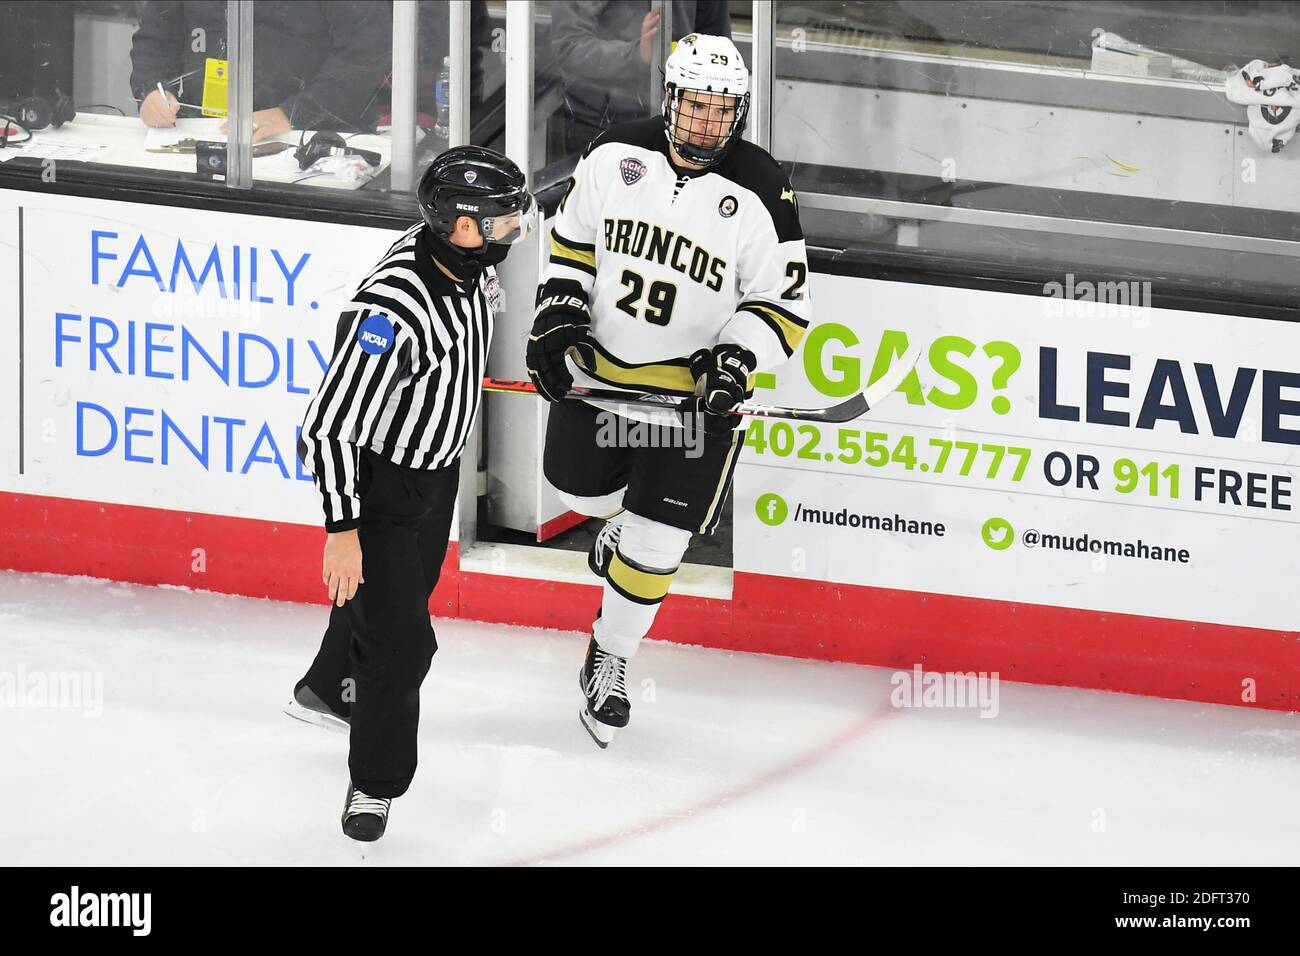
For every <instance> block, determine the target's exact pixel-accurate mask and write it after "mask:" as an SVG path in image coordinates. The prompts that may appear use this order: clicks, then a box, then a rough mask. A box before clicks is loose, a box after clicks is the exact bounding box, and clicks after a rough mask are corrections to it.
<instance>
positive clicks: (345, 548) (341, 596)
mask: <svg viewBox="0 0 1300 956" xmlns="http://www.w3.org/2000/svg"><path fill="white" fill-rule="evenodd" d="M321 579H322V580H323V581H324V582H325V584H326V586H327V587H329V589H330V601H332V602H333V603H334V604H337V605H338V606H339V607H342V606H343V603H344V602H345V601H351V600H352V599H353V598H354V597H356V596H357V586H358V585H360V584H362V583H364V582H365V578H363V577H362V576H361V537H360V535H358V534H357V532H356V530H355V529H354V530H352V531H335V532H333V533H332V534H328V535H326V536H325V560H324V566H323V567H322V569H321Z"/></svg>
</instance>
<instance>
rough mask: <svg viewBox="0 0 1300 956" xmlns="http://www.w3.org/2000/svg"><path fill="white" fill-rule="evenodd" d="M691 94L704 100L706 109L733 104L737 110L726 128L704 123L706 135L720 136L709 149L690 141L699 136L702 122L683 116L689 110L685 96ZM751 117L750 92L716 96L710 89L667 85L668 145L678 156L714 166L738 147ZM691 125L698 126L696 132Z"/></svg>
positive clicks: (665, 108) (665, 88)
mask: <svg viewBox="0 0 1300 956" xmlns="http://www.w3.org/2000/svg"><path fill="white" fill-rule="evenodd" d="M688 91H689V92H692V93H695V94H696V96H697V97H700V98H703V99H704V103H705V105H706V106H709V107H713V106H718V105H731V106H734V107H735V114H734V115H733V116H732V118H731V121H730V123H728V124H725V125H723V124H719V123H717V122H715V121H709V120H705V121H703V125H704V130H705V133H706V134H708V135H712V136H716V137H717V142H716V144H715V145H712V146H707V145H701V144H698V143H692V142H691V141H690V137H691V136H692V135H694V136H697V137H698V136H699V135H700V131H699V127H700V125H701V121H699V120H692V119H689V118H687V117H686V116H685V115H684V113H683V111H684V109H686V106H685V102H684V99H683V94H684V93H686V92H688ZM748 116H749V93H748V92H746V93H743V94H740V95H737V94H735V93H715V92H713V91H712V90H707V89H706V90H699V89H693V88H691V87H679V86H677V85H675V84H673V83H667V84H665V86H664V106H663V117H664V129H665V131H666V132H667V134H668V139H669V142H671V143H672V144H673V146H674V147H675V148H676V149H677V152H678V154H679V155H680V156H681V157H682V158H683V159H686V160H689V161H690V162H692V163H697V164H699V165H702V166H711V165H713V164H714V163H716V162H718V161H719V160H721V159H722V158H723V157H724V156H725V155H727V153H728V152H729V151H730V150H731V148H732V146H734V145H735V143H736V140H738V139H739V138H740V136H741V134H742V133H743V132H744V130H745V121H746V119H747V118H748ZM692 126H694V127H695V129H694V131H692Z"/></svg>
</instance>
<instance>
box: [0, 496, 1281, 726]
mask: <svg viewBox="0 0 1300 956" xmlns="http://www.w3.org/2000/svg"><path fill="white" fill-rule="evenodd" d="M324 534H325V533H324V531H323V530H322V529H319V528H311V527H306V526H303V525H294V524H280V523H278V522H271V521H259V520H253V519H247V518H232V517H225V516H217V515H204V514H192V513H185V512H176V511H164V510H161V509H155V508H141V507H135V506H129V505H115V504H103V503H99V502H93V501H79V500H75V499H68V498H53V497H44V496H37V495H25V494H16V493H13V492H3V493H0V568H8V569H12V570H17V571H45V572H53V573H56V574H70V575H75V574H84V575H90V576H92V577H101V578H108V579H111V580H115V581H130V582H134V583H138V584H155V585H156V584H173V585H185V586H189V587H193V588H198V589H202V590H207V591H217V592H220V593H225V594H242V595H248V596H251V597H264V598H272V599H276V600H285V601H297V602H302V603H309V604H327V603H328V598H327V595H326V594H325V590H324V586H323V585H322V584H321V581H320V552H321V547H322V545H323V543H324ZM600 596H601V589H600V587H599V585H598V584H597V583H596V582H595V581H594V580H593V583H592V584H572V583H567V582H560V581H549V580H533V579H527V578H516V577H509V576H505V575H496V574H484V573H479V572H470V571H463V570H461V569H460V561H459V551H458V548H457V546H456V543H455V542H452V544H451V546H450V548H449V549H448V552H447V560H446V562H445V563H444V565H443V573H442V578H441V580H440V581H439V583H438V587H437V588H436V589H435V591H434V594H433V598H432V599H431V600H430V602H429V609H430V611H431V613H433V614H435V615H437V616H439V617H461V618H466V619H470V620H478V621H491V622H497V623H502V624H517V625H530V626H534V627H548V628H557V629H561V630H573V631H579V632H587V631H588V630H589V629H590V626H591V621H592V619H593V618H594V616H595V612H596V608H597V607H598V606H599V603H600ZM323 624H324V619H323V618H322V626H323ZM653 636H654V637H657V638H661V639H666V640H672V641H677V642H681V643H687V644H701V645H704V646H707V647H717V648H725V649H731V650H739V651H750V652H761V653H767V654H780V655H785V656H790V657H802V658H815V659H819V660H828V661H844V662H849V663H856V664H873V665H878V666H884V667H896V668H902V669H909V668H911V667H913V666H914V665H916V664H920V665H921V666H922V667H923V668H925V669H926V670H933V671H985V672H992V671H997V672H998V673H999V674H1000V675H1001V677H1002V678H1003V679H1008V680H1017V681H1027V682H1031V683H1039V684H1056V685H1066V686H1072V687H1088V688H1097V689H1101V690H1110V691H1123V692H1126V693H1132V694H1144V695H1150V696H1156V697H1170V698H1178V699H1184V700H1195V701H1204V702H1208V703H1218V704H1236V705H1243V704H1244V705H1248V706H1256V707H1266V708H1272V709H1278V710H1296V709H1300V635H1297V634H1296V633H1294V632H1291V631H1275V630H1268V629H1263V628H1250V627H1235V626H1230V625H1223V624H1205V623H1197V622H1192V621H1179V620H1166V619H1162V618H1154V617H1143V616H1139V615H1132V614H1114V613H1108V612H1098V611H1083V610H1075V609H1071V608H1058V607H1047V606H1043V605H1034V604H1017V603H1011V602H1005V601H990V600H984V599H981V598H966V597H954V596H951V595H942V594H927V593H921V592H912V591H895V590H888V589H884V588H871V587H861V586H855V585H843V584H834V583H830V582H825V581H805V580H799V579H796V578H785V577H774V576H767V575H758V574H746V573H737V574H736V576H735V582H734V586H733V597H732V599H731V600H730V601H723V600H716V599H708V598H696V597H689V596H683V595H674V594H670V595H669V597H668V599H667V600H666V601H665V602H664V606H663V609H662V610H661V611H660V614H659V617H658V619H657V620H656V622H655V628H654V633H653ZM1248 681H1250V682H1253V687H1254V694H1255V700H1254V701H1253V702H1252V701H1250V700H1244V699H1243V697H1244V696H1247V695H1246V693H1245V690H1246V688H1247V687H1248V686H1250V685H1249V684H1248V683H1247V682H1248Z"/></svg>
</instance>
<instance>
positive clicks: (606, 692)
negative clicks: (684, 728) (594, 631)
mask: <svg viewBox="0 0 1300 956" xmlns="http://www.w3.org/2000/svg"><path fill="white" fill-rule="evenodd" d="M578 685H579V686H580V687H581V688H582V693H583V696H585V697H586V698H587V706H586V707H585V708H584V709H582V710H580V711H579V712H578V719H579V720H581V721H582V726H584V727H586V728H587V733H589V734H591V739H592V740H594V741H596V745H597V746H598V747H600V748H601V749H602V750H604V749H605V748H606V747H608V746H609V744H610V741H612V740H613V739H614V732H615V731H616V730H618V729H619V728H620V727H626V726H627V722H628V720H629V719H630V718H631V711H632V702H631V701H630V700H628V696H627V658H626V657H618V656H616V655H614V654H606V653H605V652H604V651H603V650H601V649H600V645H599V644H597V643H596V639H595V638H594V637H593V638H592V639H591V643H589V644H588V645H587V660H586V663H584V664H583V665H582V670H580V671H578Z"/></svg>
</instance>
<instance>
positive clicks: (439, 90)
mask: <svg viewBox="0 0 1300 956" xmlns="http://www.w3.org/2000/svg"><path fill="white" fill-rule="evenodd" d="M433 98H434V100H435V101H436V102H437V104H438V129H439V130H441V131H442V132H443V134H444V135H445V134H446V132H447V131H448V130H449V129H450V128H451V57H449V56H444V57H443V58H442V72H441V73H439V74H438V85H437V86H435V87H434V88H433Z"/></svg>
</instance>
